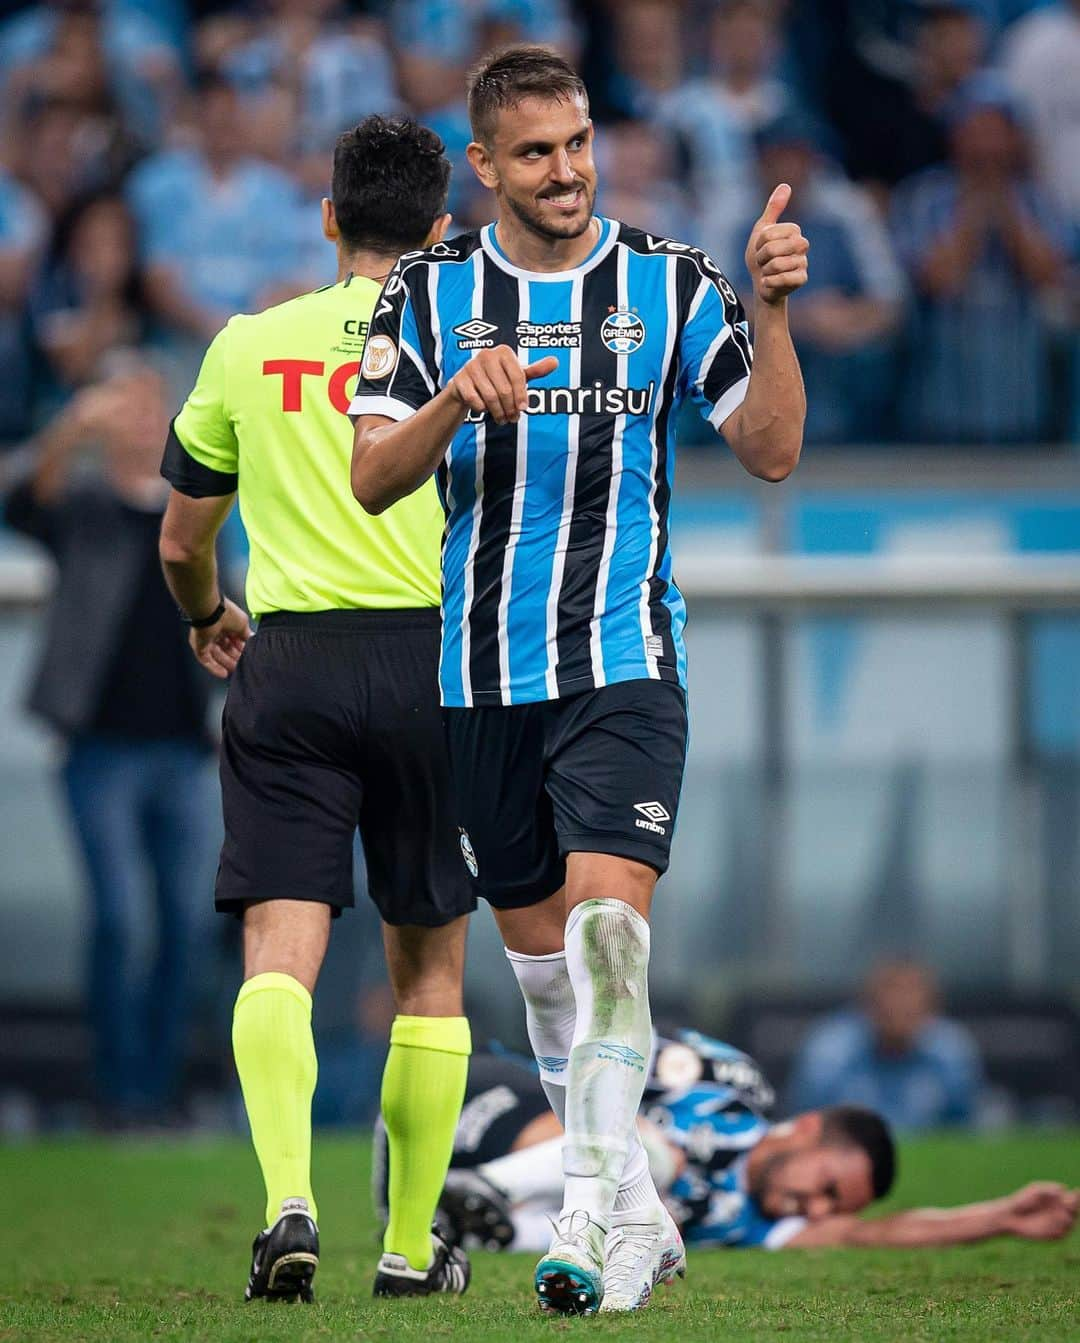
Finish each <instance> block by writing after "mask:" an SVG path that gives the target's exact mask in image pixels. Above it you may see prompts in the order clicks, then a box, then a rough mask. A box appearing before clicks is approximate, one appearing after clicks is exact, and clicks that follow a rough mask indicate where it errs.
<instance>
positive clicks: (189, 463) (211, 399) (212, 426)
mask: <svg viewBox="0 0 1080 1343" xmlns="http://www.w3.org/2000/svg"><path fill="white" fill-rule="evenodd" d="M228 332H229V327H228V326H226V327H225V328H224V329H223V330H221V331H219V332H218V334H217V335H216V336H215V337H214V339H213V340H212V341H211V342H210V348H209V349H208V350H207V351H206V354H205V356H204V357H203V362H202V368H201V369H200V370H199V376H198V378H197V379H196V382H195V386H194V387H193V388H192V389H191V393H190V395H189V396H188V399H187V400H186V401H185V402H184V405H183V407H182V408H181V410H180V413H179V414H178V415H177V417H176V418H175V419H174V420H173V422H172V424H171V426H170V428H169V437H168V440H167V442H166V444H165V457H164V460H163V462H162V464H161V474H162V475H163V476H164V477H165V479H166V480H167V481H168V482H169V483H170V485H172V487H173V488H174V489H175V490H177V491H178V492H179V493H180V494H186V495H188V496H189V497H190V498H192V499H206V498H210V497H212V496H220V495H226V494H233V493H235V491H236V486H237V479H238V470H239V447H238V444H237V439H236V430H235V429H234V427H233V424H232V421H231V420H230V418H229V415H228V412H227V410H226V391H227V387H226V357H225V353H226V348H225V347H226V343H227V341H228Z"/></svg>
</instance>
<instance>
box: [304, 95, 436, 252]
mask: <svg viewBox="0 0 1080 1343" xmlns="http://www.w3.org/2000/svg"><path fill="white" fill-rule="evenodd" d="M449 187H450V160H449V159H448V158H447V157H446V146H445V145H444V144H443V142H442V140H440V139H439V137H438V136H437V135H436V134H435V132H434V131H432V130H429V129H428V128H427V127H426V126H421V125H420V124H419V123H418V122H416V121H414V120H413V119H412V118H411V117H381V116H370V117H365V118H364V120H363V121H361V123H360V124H359V126H355V127H353V129H352V130H349V131H343V132H342V133H341V135H339V136H338V141H337V144H336V145H335V146H334V175H333V179H332V181H331V186H330V198H331V200H332V201H333V203H334V215H335V217H336V218H337V226H338V231H339V233H340V234H341V240H342V242H343V243H344V244H345V246H346V247H347V248H349V249H350V250H352V251H360V250H365V251H373V252H384V253H393V254H394V255H400V254H401V253H402V252H411V251H413V250H414V249H416V248H418V247H423V245H424V243H425V242H426V241H427V236H428V234H429V233H430V232H431V226H432V224H434V222H435V220H436V219H438V217H439V215H441V214H444V213H445V211H446V195H447V191H448V190H449Z"/></svg>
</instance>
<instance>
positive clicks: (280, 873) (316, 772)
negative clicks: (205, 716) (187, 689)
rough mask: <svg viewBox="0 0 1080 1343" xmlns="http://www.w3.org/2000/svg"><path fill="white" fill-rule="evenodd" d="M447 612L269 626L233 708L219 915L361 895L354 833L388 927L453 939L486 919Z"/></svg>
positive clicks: (278, 620) (227, 723)
mask: <svg viewBox="0 0 1080 1343" xmlns="http://www.w3.org/2000/svg"><path fill="white" fill-rule="evenodd" d="M438 657H439V613H438V611H435V610H416V611H326V612H315V613H311V614H307V613H305V614H294V613H289V612H280V613H275V614H273V615H267V616H264V617H263V619H262V620H261V621H260V622H259V628H258V632H257V633H256V634H255V636H254V637H253V638H251V639H249V640H248V644H247V647H246V648H245V649H244V654H243V656H242V657H241V659H240V662H239V665H238V666H237V669H236V671H235V672H234V673H233V676H232V680H231V683H230V685H229V694H228V698H227V699H226V702H225V713H224V718H223V727H222V731H223V737H222V745H221V794H222V804H223V807H224V812H225V843H224V845H223V847H222V850H221V863H220V866H219V868H218V877H217V891H216V900H215V903H216V905H217V908H218V909H219V910H221V911H223V912H229V913H240V912H242V910H243V908H244V906H246V905H248V904H252V903H254V902H256V901H262V900H313V901H319V902H321V903H323V904H327V905H330V906H331V907H332V909H333V910H334V912H335V914H336V913H338V912H340V911H341V910H342V909H345V908H347V907H348V906H351V905H352V904H353V902H354V898H353V836H354V834H355V832H356V829H357V826H359V828H360V837H361V839H362V841H363V845H364V856H365V858H366V860H367V876H368V891H369V893H370V895H371V898H372V900H373V901H374V902H375V904H376V906H377V907H378V910H379V913H380V914H381V915H382V917H383V919H384V920H385V922H387V923H390V924H397V925H401V924H419V925H422V926H424V927H439V926H441V925H442V924H445V923H449V922H450V920H451V919H455V918H457V917H458V916H459V915H461V914H467V913H469V912H471V911H472V910H473V909H474V908H475V907H476V901H475V897H474V894H473V892H472V891H471V889H470V886H469V881H468V876H467V874H466V873H465V871H464V870H463V868H462V863H461V851H460V846H459V839H458V831H457V827H456V814H455V812H454V810H453V808H452V804H451V797H450V774H449V768H448V764H447V758H446V741H445V736H444V733H443V727H442V718H441V713H440V710H439V699H438V688H437V676H438Z"/></svg>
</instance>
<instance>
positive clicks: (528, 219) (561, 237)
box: [504, 187, 595, 242]
mask: <svg viewBox="0 0 1080 1343" xmlns="http://www.w3.org/2000/svg"><path fill="white" fill-rule="evenodd" d="M582 190H584V191H585V193H586V199H587V203H588V207H589V208H588V211H587V213H586V215H585V222H584V223H583V224H582V225H581V226H580V227H578V226H577V225H576V224H570V225H569V228H570V230H572V231H566V232H564V231H560V230H558V229H553V228H551V227H550V226H549V225H547V224H545V223H544V222H543V220H542V219H541V217H540V214H539V212H538V211H537V212H536V213H533V212H532V211H530V210H529V208H528V207H527V206H525V205H522V204H521V203H520V201H516V200H514V198H513V196H506V197H504V199H505V200H506V203H507V205H508V206H509V207H510V209H511V210H512V211H513V212H514V214H515V215H516V216H517V218H518V220H519V222H520V223H522V224H524V225H525V227H526V228H527V229H529V230H530V232H532V233H535V234H537V235H538V236H539V237H541V238H546V239H548V241H550V242H564V241H567V240H569V239H571V238H580V237H581V235H582V234H583V233H584V232H585V230H586V229H587V228H588V227H589V225H590V224H591V223H592V217H593V200H594V199H595V198H594V197H593V196H591V195H589V194H588V189H587V188H584V187H583V188H582Z"/></svg>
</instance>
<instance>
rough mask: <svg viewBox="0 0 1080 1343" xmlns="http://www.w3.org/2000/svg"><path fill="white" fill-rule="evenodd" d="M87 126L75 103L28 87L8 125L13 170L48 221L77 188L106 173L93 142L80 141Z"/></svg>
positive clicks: (84, 187) (95, 181)
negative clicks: (30, 89)
mask: <svg viewBox="0 0 1080 1343" xmlns="http://www.w3.org/2000/svg"><path fill="white" fill-rule="evenodd" d="M86 127H87V122H86V120H85V119H84V117H83V115H82V113H81V111H80V110H79V107H78V106H77V105H76V104H75V103H73V102H71V101H70V100H67V99H63V98H56V97H53V96H51V95H43V96H39V95H38V94H37V93H33V94H31V95H30V96H29V97H27V98H26V99H24V100H23V103H22V105H21V107H20V108H19V110H18V115H17V118H16V120H15V124H14V125H13V126H12V127H10V129H9V130H8V131H7V135H6V138H7V141H8V144H9V145H10V150H9V151H8V157H9V161H10V163H11V165H12V170H13V172H14V173H15V174H16V175H17V176H18V178H19V180H20V181H21V182H22V183H23V185H24V186H26V187H28V188H29V189H30V190H31V191H32V192H33V193H34V195H35V196H36V197H37V199H38V200H39V201H40V203H41V204H42V205H43V206H44V207H45V210H46V213H47V217H48V219H49V223H50V224H51V225H55V222H56V221H57V220H58V219H59V218H60V216H61V215H62V214H63V213H64V211H65V210H66V209H68V207H69V206H70V205H71V203H72V202H73V201H74V200H75V199H76V198H77V197H78V195H79V194H80V193H81V192H83V191H87V190H90V189H91V188H93V187H95V186H97V185H99V184H100V183H101V182H103V181H104V180H106V179H107V176H108V174H107V172H106V171H105V170H104V165H103V164H102V163H101V161H100V160H99V159H97V158H96V157H95V154H94V152H93V146H91V145H88V144H86V143H85V139H84V132H85V130H86Z"/></svg>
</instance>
